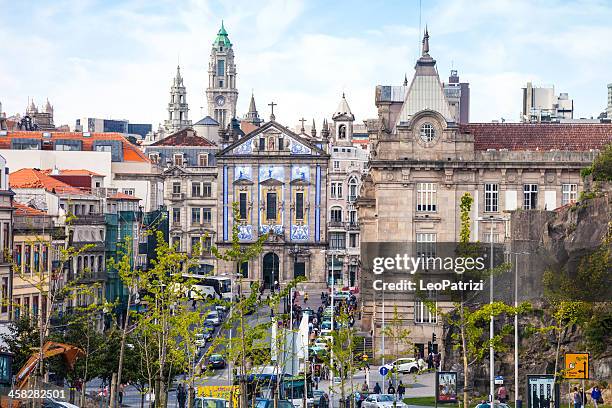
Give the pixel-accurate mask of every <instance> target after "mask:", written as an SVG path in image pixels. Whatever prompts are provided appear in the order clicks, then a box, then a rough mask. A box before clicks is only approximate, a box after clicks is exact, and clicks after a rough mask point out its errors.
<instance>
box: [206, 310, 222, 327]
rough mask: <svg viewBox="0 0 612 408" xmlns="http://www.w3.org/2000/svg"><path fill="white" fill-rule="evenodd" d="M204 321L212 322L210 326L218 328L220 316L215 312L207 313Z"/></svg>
mask: <svg viewBox="0 0 612 408" xmlns="http://www.w3.org/2000/svg"><path fill="white" fill-rule="evenodd" d="M206 320H208V321H210V322H212V324H214V325H215V326H219V325H220V324H221V316H220V315H219V312H217V311H216V310H212V311H210V312H208V314H207V315H206Z"/></svg>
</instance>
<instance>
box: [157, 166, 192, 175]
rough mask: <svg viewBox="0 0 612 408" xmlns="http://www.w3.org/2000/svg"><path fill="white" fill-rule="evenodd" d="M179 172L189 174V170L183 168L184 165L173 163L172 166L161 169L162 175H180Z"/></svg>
mask: <svg viewBox="0 0 612 408" xmlns="http://www.w3.org/2000/svg"><path fill="white" fill-rule="evenodd" d="M181 174H191V171H189V170H187V169H185V168H184V167H181V166H176V165H173V166H172V167H169V168H167V169H166V170H164V171H163V175H165V176H169V175H172V176H180V175H181Z"/></svg>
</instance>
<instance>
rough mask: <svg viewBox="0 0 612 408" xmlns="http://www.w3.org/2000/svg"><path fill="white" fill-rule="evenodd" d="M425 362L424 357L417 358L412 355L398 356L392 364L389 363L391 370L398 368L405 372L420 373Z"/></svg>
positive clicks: (388, 366)
mask: <svg viewBox="0 0 612 408" xmlns="http://www.w3.org/2000/svg"><path fill="white" fill-rule="evenodd" d="M424 364H425V362H424V361H423V360H422V359H416V358H412V357H406V358H398V359H397V360H395V361H394V362H392V363H391V364H387V368H388V369H389V371H394V370H397V372H399V373H402V374H405V373H411V374H414V373H418V372H419V371H421V370H423V369H424V368H425V367H424Z"/></svg>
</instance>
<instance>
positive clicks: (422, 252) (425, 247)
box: [416, 232, 436, 258]
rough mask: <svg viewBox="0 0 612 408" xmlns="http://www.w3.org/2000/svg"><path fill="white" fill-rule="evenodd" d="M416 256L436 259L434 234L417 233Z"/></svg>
mask: <svg viewBox="0 0 612 408" xmlns="http://www.w3.org/2000/svg"><path fill="white" fill-rule="evenodd" d="M416 255H417V257H422V258H435V257H436V234H434V233H431V232H417V234H416Z"/></svg>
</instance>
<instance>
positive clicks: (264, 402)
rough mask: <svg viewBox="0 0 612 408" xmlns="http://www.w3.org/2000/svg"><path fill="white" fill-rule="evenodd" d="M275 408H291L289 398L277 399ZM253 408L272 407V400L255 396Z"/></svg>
mask: <svg viewBox="0 0 612 408" xmlns="http://www.w3.org/2000/svg"><path fill="white" fill-rule="evenodd" d="M276 406H277V408H293V404H292V403H291V401H289V400H278V401H277V405H276ZM253 408H274V400H272V399H263V398H257V399H256V400H255V406H254V407H253Z"/></svg>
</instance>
